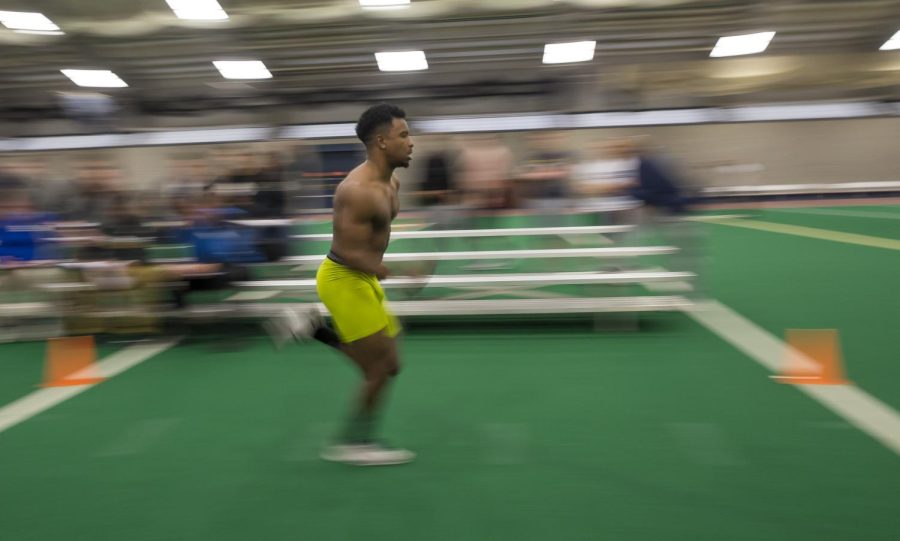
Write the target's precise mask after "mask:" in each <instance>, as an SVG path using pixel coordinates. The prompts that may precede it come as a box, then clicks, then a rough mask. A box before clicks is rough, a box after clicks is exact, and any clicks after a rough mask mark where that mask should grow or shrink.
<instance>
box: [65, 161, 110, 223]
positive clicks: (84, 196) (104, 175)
mask: <svg viewBox="0 0 900 541" xmlns="http://www.w3.org/2000/svg"><path fill="white" fill-rule="evenodd" d="M122 189H123V186H122V177H121V172H120V171H119V169H118V168H117V167H116V166H115V165H113V164H112V162H110V161H108V160H103V159H95V160H86V161H82V162H81V163H79V164H78V166H77V172H76V181H75V183H74V186H73V189H72V190H71V191H70V192H69V193H68V194H65V203H64V204H63V206H62V211H63V215H64V217H65V218H66V219H69V220H81V221H85V222H91V223H97V224H99V223H101V222H102V220H103V217H104V215H105V214H106V212H107V209H108V208H109V206H110V205H111V204H112V200H113V198H114V197H115V196H116V194H117V192H120V191H123V190H122Z"/></svg>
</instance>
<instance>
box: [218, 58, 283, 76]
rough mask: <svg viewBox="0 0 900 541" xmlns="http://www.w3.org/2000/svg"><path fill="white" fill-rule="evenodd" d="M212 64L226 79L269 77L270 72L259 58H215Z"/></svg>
mask: <svg viewBox="0 0 900 541" xmlns="http://www.w3.org/2000/svg"><path fill="white" fill-rule="evenodd" d="M213 65H214V66H215V67H216V69H217V70H219V73H221V74H222V77H224V78H226V79H271V78H272V74H271V73H270V72H269V70H268V69H266V65H265V64H263V63H262V62H260V61H259V60H216V61H215V62H213Z"/></svg>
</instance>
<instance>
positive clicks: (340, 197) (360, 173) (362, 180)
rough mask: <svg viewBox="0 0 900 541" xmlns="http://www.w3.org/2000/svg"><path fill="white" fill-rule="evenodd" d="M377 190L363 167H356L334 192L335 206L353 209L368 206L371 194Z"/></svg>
mask: <svg viewBox="0 0 900 541" xmlns="http://www.w3.org/2000/svg"><path fill="white" fill-rule="evenodd" d="M376 190H377V186H375V184H374V182H372V179H371V176H370V173H369V172H368V171H367V168H366V167H365V166H364V165H360V166H358V167H356V168H355V169H354V170H353V171H350V173H349V174H348V175H347V176H346V177H345V178H344V180H342V181H341V182H340V183H339V184H338V185H337V188H336V189H335V191H334V198H335V204H336V205H337V204H340V205H346V204H350V205H353V206H354V207H359V206H370V202H371V201H372V199H373V192H375V191H376Z"/></svg>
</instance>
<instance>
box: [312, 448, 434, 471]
mask: <svg viewBox="0 0 900 541" xmlns="http://www.w3.org/2000/svg"><path fill="white" fill-rule="evenodd" d="M322 458H323V459H324V460H328V461H330V462H341V463H344V464H351V465H353V466H392V465H396V464H406V463H408V462H412V461H413V460H414V459H415V458H416V454H415V453H413V452H412V451H407V450H406V449H389V448H387V447H382V446H381V445H379V444H377V443H368V444H360V445H332V446H331V447H328V448H327V449H325V450H324V451H322Z"/></svg>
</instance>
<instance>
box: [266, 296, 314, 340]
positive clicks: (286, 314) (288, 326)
mask: <svg viewBox="0 0 900 541" xmlns="http://www.w3.org/2000/svg"><path fill="white" fill-rule="evenodd" d="M324 325H325V319H324V318H323V317H322V314H320V313H319V309H318V308H316V307H315V306H313V307H311V308H310V309H309V310H307V311H305V312H299V311H297V310H292V309H290V308H283V309H282V310H281V312H280V313H278V315H276V316H274V317H272V318H270V319H269V320H267V321H266V322H264V323H263V328H265V329H266V332H268V333H269V336H270V337H271V338H272V342H274V343H275V347H277V348H278V349H281V348H282V347H284V345H285V344H286V343H288V342H293V341H297V340H306V339H309V338H312V336H313V335H314V334H315V332H316V331H317V330H318V329H319V328H320V327H322V326H324Z"/></svg>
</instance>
